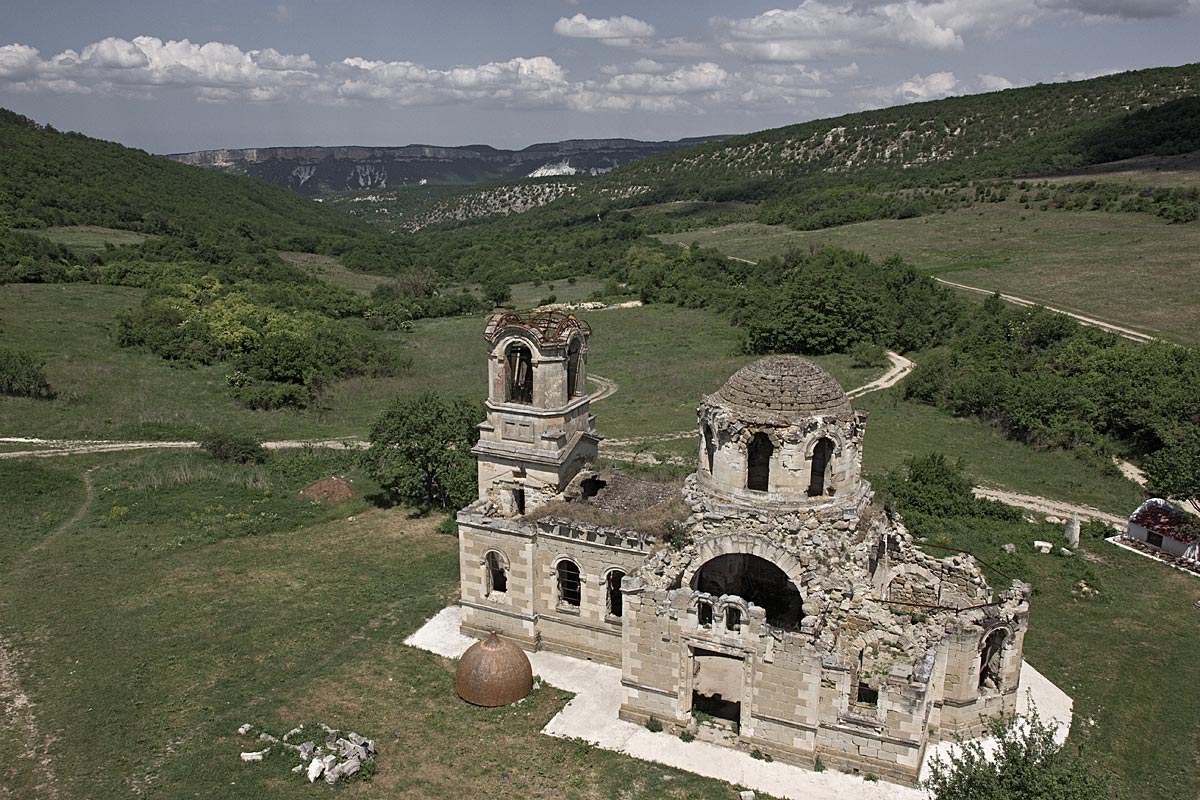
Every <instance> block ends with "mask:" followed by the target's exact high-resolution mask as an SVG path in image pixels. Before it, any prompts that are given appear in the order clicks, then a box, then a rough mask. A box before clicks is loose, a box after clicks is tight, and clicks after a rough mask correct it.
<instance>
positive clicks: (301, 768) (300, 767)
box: [292, 764, 304, 772]
mask: <svg viewBox="0 0 1200 800" xmlns="http://www.w3.org/2000/svg"><path fill="white" fill-rule="evenodd" d="M292 772H304V765H303V764H297V765H296V766H294V767H292Z"/></svg>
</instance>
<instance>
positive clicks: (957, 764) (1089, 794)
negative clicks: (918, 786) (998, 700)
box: [922, 711, 1107, 800]
mask: <svg viewBox="0 0 1200 800" xmlns="http://www.w3.org/2000/svg"><path fill="white" fill-rule="evenodd" d="M1054 730H1055V726H1054V725H1052V724H1049V723H1044V722H1042V720H1041V719H1040V718H1039V717H1038V715H1037V712H1036V711H1034V712H1032V713H1031V714H1030V715H1029V716H1027V717H1024V716H1015V717H1009V718H1007V719H1001V720H997V721H996V722H995V723H993V725H992V734H993V735H994V736H995V737H996V739H997V740H998V747H997V748H996V750H995V754H994V755H993V756H991V757H989V756H988V754H987V753H986V752H985V751H984V748H983V745H982V744H980V741H979V740H978V739H974V740H971V741H967V742H962V743H960V744H959V746H958V748H957V750H955V751H952V752H951V753H950V754H949V755H948V756H946V757H944V758H943V757H940V756H939V757H937V758H934V759H933V760H932V761H931V762H930V764H929V778H928V779H927V780H926V781H925V782H924V783H923V784H922V786H923V788H925V789H927V790H929V791H930V792H931V793H932V794H933V796H934V797H935V798H937V800H1024V798H1031V797H1036V798H1040V799H1041V800H1093V798H1097V797H1105V796H1107V791H1106V789H1107V786H1106V783H1105V780H1104V778H1103V777H1102V776H1100V775H1098V774H1097V773H1096V772H1095V770H1094V768H1092V767H1091V766H1089V765H1088V764H1087V763H1086V762H1085V761H1084V759H1083V758H1082V757H1081V756H1080V755H1078V754H1076V753H1072V752H1070V751H1067V750H1064V749H1063V747H1062V746H1061V745H1059V744H1058V743H1056V742H1055V741H1054Z"/></svg>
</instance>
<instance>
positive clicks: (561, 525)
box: [458, 312, 1029, 784]
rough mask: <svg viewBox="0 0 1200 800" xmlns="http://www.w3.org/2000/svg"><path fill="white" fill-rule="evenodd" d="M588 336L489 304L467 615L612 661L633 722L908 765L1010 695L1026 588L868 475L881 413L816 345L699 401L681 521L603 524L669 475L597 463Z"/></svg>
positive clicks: (518, 637) (968, 729)
mask: <svg viewBox="0 0 1200 800" xmlns="http://www.w3.org/2000/svg"><path fill="white" fill-rule="evenodd" d="M590 333H591V332H590V329H589V327H588V326H587V324H586V323H584V322H583V321H581V320H579V319H577V318H576V317H575V316H573V315H569V314H563V313H558V312H548V313H534V314H527V315H519V314H513V313H501V314H496V315H494V316H493V317H492V318H491V319H490V320H489V321H488V323H487V326H486V329H485V331H484V338H485V340H486V342H487V346H488V376H489V381H488V385H489V390H488V398H487V401H486V411H487V418H486V420H485V421H484V422H483V423H482V425H481V426H480V430H481V435H480V439H479V443H478V445H477V446H476V447H475V451H474V452H475V455H476V457H477V460H478V465H479V498H478V500H476V501H475V502H473V503H472V504H471V505H469V506H468V507H466V508H465V509H463V510H462V511H461V512H459V514H458V525H459V536H460V568H461V583H462V586H461V592H462V600H461V603H462V607H463V615H464V616H463V620H464V621H463V631H464V633H468V634H470V635H473V636H477V637H482V636H485V635H487V634H489V633H491V632H498V633H499V634H500V635H501V636H504V637H507V638H509V639H511V640H514V641H516V642H518V643H519V644H521V645H522V646H523V647H525V648H527V649H530V650H534V649H546V650H552V651H557V652H561V653H565V654H568V655H571V656H575V657H579V658H587V659H593V660H595V661H599V662H604V663H607V664H612V665H615V666H619V667H620V668H621V671H622V681H621V683H622V687H623V690H624V692H625V698H624V704H623V705H622V707H621V711H620V714H621V716H622V717H623V718H625V719H627V720H631V721H635V722H640V723H648V722H649V721H650V720H651V718H653V719H655V720H657V721H658V722H659V723H660V724H661V725H662V726H663V727H664V728H665V729H666V730H668V731H675V732H679V731H681V730H684V729H686V730H689V731H692V732H693V733H694V734H695V735H696V736H697V737H698V738H702V739H707V740H710V741H714V742H717V743H721V744H726V745H728V746H731V747H736V748H739V749H744V750H758V751H759V752H761V753H764V754H767V755H770V756H772V757H774V758H777V759H779V760H781V761H786V762H790V763H794V764H798V765H801V766H807V767H810V768H811V767H813V766H815V765H816V763H817V761H818V760H820V762H821V763H823V764H826V765H828V766H831V767H834V768H836V769H840V770H844V771H858V772H862V773H870V774H875V775H878V776H880V777H883V778H885V779H888V780H892V781H897V782H902V783H909V784H911V783H915V782H916V780H917V777H918V773H919V770H920V765H921V761H922V758H923V756H924V753H925V750H926V748H927V746H928V745H929V744H931V743H934V742H937V741H940V740H944V739H949V738H953V737H954V736H956V735H962V736H971V735H976V734H978V733H980V732H982V731H983V729H984V727H985V725H986V720H987V719H988V718H989V717H992V716H994V715H997V714H1000V713H1011V712H1013V711H1014V710H1015V708H1016V702H1017V691H1018V680H1019V676H1020V669H1021V656H1022V644H1023V640H1024V635H1025V631H1026V628H1027V624H1028V614H1029V587H1028V586H1026V585H1024V584H1021V583H1020V582H1018V581H1013V583H1012V586H1011V587H1008V588H1005V589H1004V590H1003V591H1000V592H994V591H993V590H992V588H991V587H990V586H989V585H988V582H987V580H986V579H985V577H984V574H983V572H982V571H981V569H980V566H979V564H978V563H977V562H976V560H975V559H974V558H973V557H971V556H970V555H968V554H964V553H959V552H949V553H947V554H945V556H944V557H936V556H934V555H930V554H928V553H926V552H924V550H923V549H922V548H919V547H918V546H917V545H916V544H915V543H914V541H913V538H912V536H911V535H910V534H909V533H908V532H907V531H906V530H905V528H904V526H903V524H902V522H901V520H900V519H899V518H898V517H897V516H896V515H895V514H893V513H890V512H889V511H888V510H886V509H884V508H883V507H882V506H881V505H880V504H879V503H878V502H876V501H875V500H874V494H873V492H872V490H871V486H870V484H868V483H867V482H866V481H864V480H863V479H862V476H861V474H860V473H861V464H862V447H863V436H864V433H865V430H866V414H865V413H863V412H856V411H855V410H854V409H853V408H852V407H851V404H850V402H849V400H848V399H847V398H846V394H845V392H844V391H843V390H842V387H841V386H840V385H839V384H838V383H837V381H835V380H834V379H833V378H832V377H831V376H830V375H829V374H828V373H827V372H825V371H824V370H823V369H821V368H820V367H819V366H817V365H816V364H814V363H812V362H811V361H808V360H806V359H803V358H800V357H796V356H769V357H767V358H763V359H761V360H759V361H756V362H754V363H752V364H750V365H748V366H746V367H744V368H743V369H741V370H739V371H738V372H737V373H735V374H734V375H733V376H732V377H731V378H730V379H729V380H728V382H727V383H726V384H725V385H724V386H722V387H721V388H720V389H718V390H717V391H716V392H715V393H714V394H712V395H709V396H708V397H705V398H703V399H702V400H701V401H700V405H699V413H698V417H699V419H698V423H699V424H698V429H697V433H696V470H695V472H694V473H693V474H692V475H690V476H689V477H688V478H687V479H686V480H685V481H684V484H683V486H682V489H679V488H678V486H677V485H676V486H670V487H667V489H666V490H667V491H668V492H670V493H674V494H676V496H677V493H678V492H682V497H683V500H684V502H685V504H686V512H690V513H687V514H686V519H680V520H679V521H678V523H676V524H674V525H673V527H672V529H671V531H672V532H671V535H670V536H669V537H663V536H661V535H653V534H651V533H648V532H646V531H639V530H635V529H631V528H630V527H622V526H616V525H606V524H597V522H596V519H597V518H602V514H599V513H598V512H602V511H603V510H604V509H605V508H606V507H607V506H606V498H608V500H609V501H610V502H609V503H608V506H612V504H613V502H612V501H615V499H618V498H619V499H621V502H620V503H618V505H620V507H621V508H622V510H624V511H626V512H628V511H629V510H630V509H631V508H632V509H633V510H635V511H636V510H637V507H638V504H639V503H640V504H642V505H648V504H652V503H656V502H661V501H662V491H661V488H662V487H658V488H657V489H656V488H655V487H650V488H649V489H646V487H641V490H638V491H632V490H631V487H632V488H635V489H636V488H638V487H636V486H633V485H634V484H637V483H638V482H637V481H636V480H634V479H632V478H629V477H627V476H622V475H621V474H620V473H613V472H610V473H607V474H603V473H598V472H597V471H595V469H594V462H595V460H596V457H597V452H598V445H599V442H600V440H601V436H600V435H599V434H598V433H597V431H596V425H595V417H594V416H593V415H592V414H591V412H590V410H589V399H590V398H589V395H588V392H587V358H588V344H589V337H590ZM584 511H586V512H587V513H586V514H585V513H582V512H584ZM584 519H587V520H588V521H586V522H585V521H583V520H584Z"/></svg>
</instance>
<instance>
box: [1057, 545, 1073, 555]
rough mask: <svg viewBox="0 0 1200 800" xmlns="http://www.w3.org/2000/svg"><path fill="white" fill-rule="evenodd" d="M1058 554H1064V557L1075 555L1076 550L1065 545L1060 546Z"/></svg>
mask: <svg viewBox="0 0 1200 800" xmlns="http://www.w3.org/2000/svg"><path fill="white" fill-rule="evenodd" d="M1058 554H1059V555H1060V556H1064V557H1070V556H1073V555H1075V553H1074V551H1071V550H1068V549H1067V548H1065V547H1060V548H1058Z"/></svg>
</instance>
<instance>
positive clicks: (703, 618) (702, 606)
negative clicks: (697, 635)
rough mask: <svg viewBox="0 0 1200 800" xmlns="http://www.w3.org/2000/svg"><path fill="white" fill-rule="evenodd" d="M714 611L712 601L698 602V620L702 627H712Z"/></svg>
mask: <svg viewBox="0 0 1200 800" xmlns="http://www.w3.org/2000/svg"><path fill="white" fill-rule="evenodd" d="M712 611H713V609H712V603H706V602H704V601H703V600H701V601H700V602H699V603H697V604H696V621H697V622H699V623H700V625H701V626H702V627H705V628H708V627H711V626H712V619H713V613H712Z"/></svg>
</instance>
